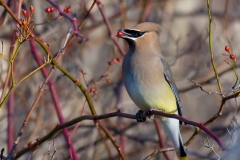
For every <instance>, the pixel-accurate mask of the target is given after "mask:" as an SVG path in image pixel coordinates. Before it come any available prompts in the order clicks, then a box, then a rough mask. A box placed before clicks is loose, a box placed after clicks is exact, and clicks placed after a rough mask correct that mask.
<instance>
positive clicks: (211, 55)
mask: <svg viewBox="0 0 240 160" xmlns="http://www.w3.org/2000/svg"><path fill="white" fill-rule="evenodd" d="M207 8H208V17H209V31H208V36H209V51H210V57H211V63H212V67H213V70H214V73H215V77H216V79H217V83H218V88H219V90H220V92H222V86H221V83H220V79H219V76H218V73H217V69H216V66H215V63H214V57H213V49H212V15H211V10H210V0H207ZM222 97H224V95H222Z"/></svg>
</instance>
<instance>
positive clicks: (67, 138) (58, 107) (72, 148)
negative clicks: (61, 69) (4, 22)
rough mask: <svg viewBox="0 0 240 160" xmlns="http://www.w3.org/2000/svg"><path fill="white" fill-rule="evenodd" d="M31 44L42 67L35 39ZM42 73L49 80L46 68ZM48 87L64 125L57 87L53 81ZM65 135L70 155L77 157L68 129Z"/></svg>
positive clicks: (64, 131) (60, 120) (65, 130)
mask: <svg viewBox="0 0 240 160" xmlns="http://www.w3.org/2000/svg"><path fill="white" fill-rule="evenodd" d="M29 43H30V47H31V51H32V54H33V56H34V58H35V59H36V61H37V63H38V65H39V66H40V65H42V61H41V59H40V57H39V56H38V53H37V50H36V47H35V45H34V42H33V39H30V41H29ZM41 71H42V74H43V76H44V78H47V76H48V73H47V70H46V68H42V69H41ZM48 86H49V88H50V92H51V95H52V98H53V102H54V106H55V109H56V112H57V115H58V119H59V122H60V123H61V124H62V123H64V122H65V120H64V117H63V114H62V110H61V106H60V103H59V99H58V95H57V91H56V88H55V85H54V83H53V82H52V81H51V80H49V81H48ZM63 135H64V138H65V140H66V142H67V144H68V146H69V148H70V151H71V153H70V155H76V152H75V149H74V147H73V143H72V141H71V138H70V134H69V131H68V130H67V129H66V128H65V129H63Z"/></svg>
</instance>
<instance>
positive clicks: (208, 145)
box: [199, 137, 221, 160]
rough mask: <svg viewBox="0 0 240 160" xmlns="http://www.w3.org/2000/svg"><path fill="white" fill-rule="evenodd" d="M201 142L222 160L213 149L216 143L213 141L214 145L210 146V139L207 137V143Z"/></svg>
mask: <svg viewBox="0 0 240 160" xmlns="http://www.w3.org/2000/svg"><path fill="white" fill-rule="evenodd" d="M199 142H200V143H201V144H202V145H203V146H204V147H206V148H209V149H211V150H212V151H213V152H214V153H215V154H216V156H217V157H218V160H220V158H221V156H220V155H218V154H217V152H216V151H215V149H214V148H213V146H214V141H213V143H212V145H210V142H209V139H208V137H207V141H203V142H201V141H199Z"/></svg>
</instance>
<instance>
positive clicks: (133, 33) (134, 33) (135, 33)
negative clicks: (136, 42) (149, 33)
mask: <svg viewBox="0 0 240 160" xmlns="http://www.w3.org/2000/svg"><path fill="white" fill-rule="evenodd" d="M124 31H125V32H126V33H128V36H129V37H134V38H138V37H141V36H142V35H144V34H145V33H146V32H140V31H136V30H130V29H125V30H124Z"/></svg>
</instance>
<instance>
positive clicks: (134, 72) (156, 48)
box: [117, 22, 187, 160]
mask: <svg viewBox="0 0 240 160" xmlns="http://www.w3.org/2000/svg"><path fill="white" fill-rule="evenodd" d="M159 30H160V25H158V24H155V23H151V22H144V23H141V24H138V25H136V26H134V27H132V28H130V29H120V30H118V33H117V37H119V38H123V39H125V40H126V41H127V42H128V45H129V50H128V52H127V54H126V55H125V57H124V60H123V66H122V75H123V82H124V84H125V86H126V89H127V92H128V94H129V96H130V97H131V99H132V100H133V102H134V103H135V104H136V105H137V106H138V107H139V108H140V109H141V110H142V111H140V112H138V113H137V114H136V118H137V120H138V121H144V120H143V119H141V118H140V116H139V114H141V113H142V112H143V111H148V110H149V109H156V110H161V111H164V112H166V113H172V114H179V115H182V112H181V104H180V99H179V94H178V90H177V87H176V85H175V82H174V79H173V76H172V72H171V69H170V67H169V65H168V63H167V61H165V60H164V58H163V55H162V53H161V50H160V42H159V36H158V32H159ZM155 117H157V118H159V119H160V120H161V122H162V124H163V126H164V128H165V130H166V132H167V134H168V136H169V137H170V139H171V140H172V143H173V145H174V147H175V150H176V153H177V156H178V157H179V158H180V160H187V154H186V151H185V148H184V145H183V141H182V137H181V134H180V130H179V120H177V119H173V118H166V117H161V116H155ZM180 123H181V122H180Z"/></svg>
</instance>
